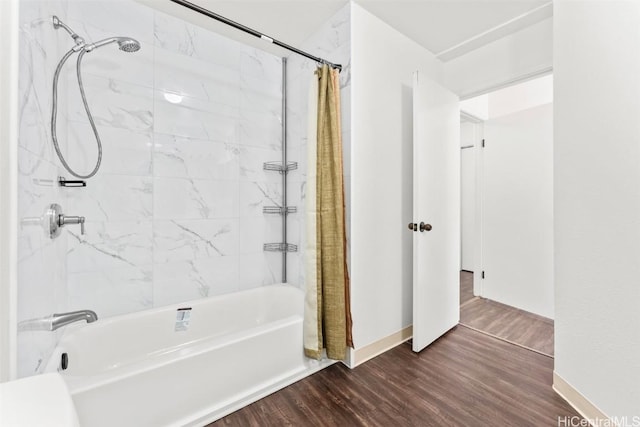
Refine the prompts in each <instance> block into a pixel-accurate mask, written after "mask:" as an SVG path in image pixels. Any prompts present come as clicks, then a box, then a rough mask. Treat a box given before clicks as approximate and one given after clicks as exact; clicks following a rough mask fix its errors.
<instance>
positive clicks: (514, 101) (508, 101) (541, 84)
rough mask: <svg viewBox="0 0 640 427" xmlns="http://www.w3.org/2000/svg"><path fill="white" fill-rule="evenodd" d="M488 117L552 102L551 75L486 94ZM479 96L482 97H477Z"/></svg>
mask: <svg viewBox="0 0 640 427" xmlns="http://www.w3.org/2000/svg"><path fill="white" fill-rule="evenodd" d="M484 96H486V97H487V101H488V102H487V103H488V113H489V118H491V119H492V118H495V117H500V116H504V115H507V114H512V113H515V112H516V111H522V110H527V109H529V108H534V107H538V106H540V105H545V104H551V103H552V102H553V75H552V74H549V75H546V76H543V77H540V78H536V79H532V80H528V81H526V82H522V83H519V84H516V85H513V86H509V87H506V88H504V89H500V90H496V91H494V92H490V93H488V94H487V95H484ZM479 98H482V96H481V97H479Z"/></svg>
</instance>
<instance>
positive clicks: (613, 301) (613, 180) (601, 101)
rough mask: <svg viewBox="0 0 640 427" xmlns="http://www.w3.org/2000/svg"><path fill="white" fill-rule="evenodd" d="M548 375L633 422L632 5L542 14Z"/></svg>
mask: <svg viewBox="0 0 640 427" xmlns="http://www.w3.org/2000/svg"><path fill="white" fill-rule="evenodd" d="M554 16H555V18H554V19H555V23H554V34H555V40H554V78H555V88H554V90H555V97H554V108H555V117H554V121H555V136H554V140H555V150H554V159H555V165H554V174H555V185H554V193H555V288H556V295H555V296H556V322H555V371H556V373H557V374H558V375H560V376H561V377H562V378H563V379H564V380H565V381H567V382H568V383H569V384H571V385H572V386H573V387H574V388H575V389H577V390H578V392H580V393H581V394H582V395H583V396H585V397H586V398H587V399H589V400H590V401H591V402H592V403H593V404H595V405H596V406H597V407H599V408H600V410H601V411H604V413H605V414H607V415H608V416H625V415H626V416H633V415H635V416H638V415H640V381H639V380H640V328H639V327H638V325H640V286H639V285H638V280H639V277H640V262H639V261H638V260H640V125H639V123H640V122H639V120H638V117H640V78H639V76H640V31H638V28H640V3H639V2H575V1H563V0H560V1H558V0H557V1H555V2H554Z"/></svg>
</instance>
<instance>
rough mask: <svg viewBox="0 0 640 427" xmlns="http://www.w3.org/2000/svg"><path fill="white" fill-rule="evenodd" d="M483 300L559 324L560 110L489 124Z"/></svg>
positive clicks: (547, 107) (544, 110)
mask: <svg viewBox="0 0 640 427" xmlns="http://www.w3.org/2000/svg"><path fill="white" fill-rule="evenodd" d="M484 138H485V142H486V144H485V148H483V149H482V151H483V152H482V155H483V162H484V164H483V172H484V176H483V194H482V197H483V200H482V209H483V211H482V227H483V229H482V236H483V239H482V270H483V271H484V272H485V278H484V280H483V282H482V285H483V286H482V296H483V297H485V298H489V299H492V300H495V301H499V302H502V303H504V304H508V305H511V306H514V307H518V308H520V309H523V310H526V311H529V312H532V313H536V314H539V315H542V316H545V317H549V318H553V106H552V105H551V104H547V105H544V106H540V107H536V108H531V109H527V110H523V111H519V112H516V113H513V114H509V115H506V116H503V117H499V118H495V119H490V120H487V121H486V122H485V123H484Z"/></svg>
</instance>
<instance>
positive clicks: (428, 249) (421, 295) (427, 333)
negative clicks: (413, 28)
mask: <svg viewBox="0 0 640 427" xmlns="http://www.w3.org/2000/svg"><path fill="white" fill-rule="evenodd" d="M410 225H411V226H412V231H410V232H411V233H413V351H416V352H418V351H420V350H422V349H423V348H425V347H426V346H428V345H429V344H431V343H432V342H433V341H435V340H436V339H438V338H439V337H440V336H442V335H443V334H444V333H445V332H447V331H448V330H449V329H451V328H452V327H454V326H455V325H456V324H457V323H458V321H459V319H460V308H459V305H460V302H459V299H460V283H459V281H460V276H459V275H460V272H459V266H460V107H459V102H458V97H457V96H456V95H455V94H453V93H452V92H450V91H448V90H447V89H445V88H444V87H442V86H440V85H439V84H437V83H435V82H434V81H432V80H431V79H429V78H427V77H426V76H425V75H424V74H421V73H419V72H416V73H415V74H414V76H413V223H412V224H410Z"/></svg>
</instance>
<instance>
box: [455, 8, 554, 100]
mask: <svg viewBox="0 0 640 427" xmlns="http://www.w3.org/2000/svg"><path fill="white" fill-rule="evenodd" d="M552 27H553V18H548V19H545V20H544V21H541V22H539V23H537V24H535V25H532V26H530V27H527V28H525V29H523V30H520V31H518V32H516V33H513V34H511V35H509V36H506V37H503V38H501V39H499V40H496V41H495V42H493V43H489V44H488V45H486V46H483V47H481V48H479V49H476V50H474V51H472V52H469V53H467V54H466V55H463V56H461V57H459V58H456V59H453V60H451V61H448V62H446V63H445V64H444V71H445V83H446V86H447V87H448V88H449V89H451V90H453V91H454V92H455V93H457V94H458V95H460V96H461V97H470V96H473V94H477V93H479V92H486V91H487V89H495V88H496V87H497V86H501V85H504V84H505V83H506V82H508V81H514V80H518V79H521V78H523V77H526V76H532V75H536V74H537V73H540V72H542V71H549V70H550V69H551V66H552V62H553V31H552V30H553V28H552Z"/></svg>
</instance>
